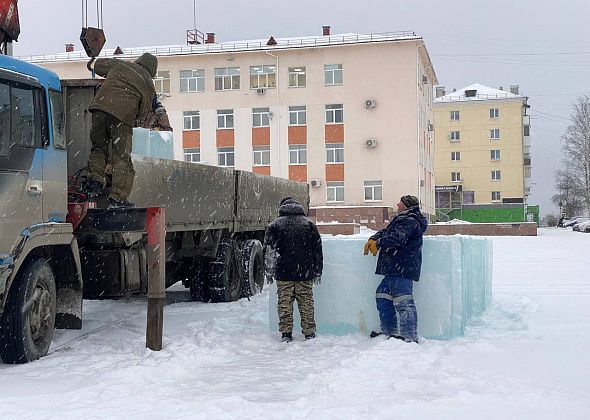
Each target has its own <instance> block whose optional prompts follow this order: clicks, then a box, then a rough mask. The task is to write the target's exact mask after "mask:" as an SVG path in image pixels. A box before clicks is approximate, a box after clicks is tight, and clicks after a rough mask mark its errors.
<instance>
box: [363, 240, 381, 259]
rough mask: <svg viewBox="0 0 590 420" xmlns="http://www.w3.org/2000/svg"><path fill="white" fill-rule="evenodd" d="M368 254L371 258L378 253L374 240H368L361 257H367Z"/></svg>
mask: <svg viewBox="0 0 590 420" xmlns="http://www.w3.org/2000/svg"><path fill="white" fill-rule="evenodd" d="M369 252H371V254H373V256H375V255H377V253H378V252H379V248H377V241H376V240H374V239H369V240H368V241H367V243H366V244H365V250H364V254H363V255H367V254H368V253H369Z"/></svg>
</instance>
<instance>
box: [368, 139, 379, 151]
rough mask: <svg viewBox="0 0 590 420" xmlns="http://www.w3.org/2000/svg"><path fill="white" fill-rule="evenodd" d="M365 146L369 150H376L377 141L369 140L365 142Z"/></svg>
mask: <svg viewBox="0 0 590 420" xmlns="http://www.w3.org/2000/svg"><path fill="white" fill-rule="evenodd" d="M365 146H366V147H367V149H374V148H375V147H377V139H367V140H366V141H365Z"/></svg>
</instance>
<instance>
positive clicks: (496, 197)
mask: <svg viewBox="0 0 590 420" xmlns="http://www.w3.org/2000/svg"><path fill="white" fill-rule="evenodd" d="M501 199H502V195H501V194H500V191H492V201H500V200H501Z"/></svg>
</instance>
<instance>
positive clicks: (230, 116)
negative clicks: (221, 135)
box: [217, 109, 234, 128]
mask: <svg viewBox="0 0 590 420" xmlns="http://www.w3.org/2000/svg"><path fill="white" fill-rule="evenodd" d="M217 128H234V110H233V109H218V110H217Z"/></svg>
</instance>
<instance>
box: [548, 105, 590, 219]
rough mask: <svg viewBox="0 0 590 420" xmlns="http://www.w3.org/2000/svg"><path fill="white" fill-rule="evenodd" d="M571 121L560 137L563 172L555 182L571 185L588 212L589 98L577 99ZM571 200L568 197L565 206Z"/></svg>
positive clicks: (589, 178)
mask: <svg viewBox="0 0 590 420" xmlns="http://www.w3.org/2000/svg"><path fill="white" fill-rule="evenodd" d="M571 120H572V123H571V124H570V125H569V126H568V127H567V129H566V131H565V133H564V135H563V136H562V140H563V145H562V146H561V152H562V155H563V170H562V171H561V172H562V174H561V175H558V178H557V179H556V181H558V184H559V182H560V180H561V181H566V182H567V183H571V192H572V193H573V194H574V196H575V197H576V198H578V199H579V200H580V201H582V202H583V204H584V206H585V207H586V210H587V211H589V212H590V96H588V95H584V96H581V97H579V98H578V100H577V102H576V103H575V104H574V106H573V111H572V116H571ZM560 176H561V178H560ZM568 185H569V184H568ZM559 190H560V189H559V187H558V191H559ZM571 199H572V197H568V201H567V204H569V201H570V200H571Z"/></svg>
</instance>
